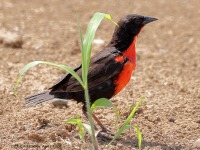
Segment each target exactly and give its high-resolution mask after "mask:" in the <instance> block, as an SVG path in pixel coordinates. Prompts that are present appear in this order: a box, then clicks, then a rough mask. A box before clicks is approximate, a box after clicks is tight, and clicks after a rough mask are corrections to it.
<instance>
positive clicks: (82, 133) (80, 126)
mask: <svg viewBox="0 0 200 150" xmlns="http://www.w3.org/2000/svg"><path fill="white" fill-rule="evenodd" d="M65 122H66V123H68V124H76V125H77V126H78V129H79V137H80V139H81V140H82V141H84V142H85V131H84V128H83V124H82V121H81V119H80V117H77V118H74V119H69V120H66V121H65Z"/></svg>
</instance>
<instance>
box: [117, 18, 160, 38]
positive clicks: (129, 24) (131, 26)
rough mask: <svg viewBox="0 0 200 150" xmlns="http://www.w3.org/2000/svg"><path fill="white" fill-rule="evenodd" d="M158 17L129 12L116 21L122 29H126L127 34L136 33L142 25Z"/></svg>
mask: <svg viewBox="0 0 200 150" xmlns="http://www.w3.org/2000/svg"><path fill="white" fill-rule="evenodd" d="M156 20H158V19H156V18H152V17H146V16H141V15H136V14H130V15H127V16H124V17H123V18H121V19H120V20H119V22H118V25H119V27H118V28H121V29H122V30H126V31H127V32H129V34H134V35H137V34H139V32H140V30H141V29H142V27H143V26H144V25H146V24H147V23H150V22H152V21H156Z"/></svg>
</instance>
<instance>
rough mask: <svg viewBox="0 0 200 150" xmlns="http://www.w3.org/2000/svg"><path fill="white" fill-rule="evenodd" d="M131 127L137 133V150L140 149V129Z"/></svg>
mask: <svg viewBox="0 0 200 150" xmlns="http://www.w3.org/2000/svg"><path fill="white" fill-rule="evenodd" d="M132 128H133V129H134V130H135V132H136V133H137V138H138V147H139V150H140V149H141V146H142V133H141V131H140V129H139V128H138V127H137V126H132Z"/></svg>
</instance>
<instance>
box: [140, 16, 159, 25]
mask: <svg viewBox="0 0 200 150" xmlns="http://www.w3.org/2000/svg"><path fill="white" fill-rule="evenodd" d="M156 20H158V19H157V18H152V17H144V21H143V23H142V24H143V25H146V24H147V23H150V22H153V21H156Z"/></svg>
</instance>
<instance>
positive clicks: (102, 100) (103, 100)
mask: <svg viewBox="0 0 200 150" xmlns="http://www.w3.org/2000/svg"><path fill="white" fill-rule="evenodd" d="M97 107H113V104H112V102H111V101H109V100H108V99H107V98H100V99H98V100H96V101H95V102H94V103H93V104H92V106H91V111H93V110H94V109H95V108H97Z"/></svg>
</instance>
